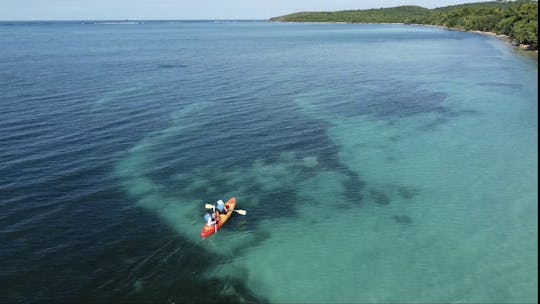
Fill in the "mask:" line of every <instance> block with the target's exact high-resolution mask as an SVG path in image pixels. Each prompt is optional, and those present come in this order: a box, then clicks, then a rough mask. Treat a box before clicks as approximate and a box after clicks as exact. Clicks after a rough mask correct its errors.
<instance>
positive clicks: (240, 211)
mask: <svg viewBox="0 0 540 304" xmlns="http://www.w3.org/2000/svg"><path fill="white" fill-rule="evenodd" d="M234 211H235V212H236V213H238V214H241V215H246V213H247V212H246V210H242V209H239V210H237V209H234Z"/></svg>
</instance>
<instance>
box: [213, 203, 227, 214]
mask: <svg viewBox="0 0 540 304" xmlns="http://www.w3.org/2000/svg"><path fill="white" fill-rule="evenodd" d="M216 208H217V210H218V211H219V213H227V211H229V210H228V209H227V206H226V205H225V203H223V201H222V200H219V201H217V203H216Z"/></svg>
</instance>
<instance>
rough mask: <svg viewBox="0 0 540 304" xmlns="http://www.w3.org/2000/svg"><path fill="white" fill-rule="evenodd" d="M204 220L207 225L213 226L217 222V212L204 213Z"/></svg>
mask: <svg viewBox="0 0 540 304" xmlns="http://www.w3.org/2000/svg"><path fill="white" fill-rule="evenodd" d="M204 221H205V222H206V226H208V227H212V226H214V225H215V224H216V216H215V214H212V215H210V214H209V213H206V214H205V215H204Z"/></svg>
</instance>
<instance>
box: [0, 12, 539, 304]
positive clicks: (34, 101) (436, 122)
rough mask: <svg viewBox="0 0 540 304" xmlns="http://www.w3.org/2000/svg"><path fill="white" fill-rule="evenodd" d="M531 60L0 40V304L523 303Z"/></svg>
mask: <svg viewBox="0 0 540 304" xmlns="http://www.w3.org/2000/svg"><path fill="white" fill-rule="evenodd" d="M537 64H538V62H537V59H536V58H531V57H530V56H527V55H525V54H521V53H519V52H517V51H515V50H513V49H512V48H511V47H510V46H508V45H507V44H505V43H504V42H503V41H500V40H498V39H496V38H493V37H488V36H482V35H478V34H472V33H463V32H456V31H448V30H444V29H439V28H431V27H420V26H405V25H351V24H348V25H347V24H282V23H270V22H262V21H261V22H258V21H253V22H247V21H243V22H233V21H231V22H212V21H192V22H188V21H185V22H174V21H170V22H168V21H163V22H134V23H132V22H119V23H111V22H27V23H24V22H11V23H10V22H3V23H0V109H1V111H0V244H1V246H0V261H1V263H0V265H1V266H0V302H2V303H4V302H6V303H11V302H26V303H28V302H48V303H53V302H54V303H61V302H77V303H84V302H91V303H96V302H101V303H103V302H155V303H173V302H174V303H199V302H215V303H225V302H232V303H238V302H271V303H284V302H293V303H337V302H340V303H343V302H347V303H389V302H393V303H405V302H407V303H412V302H424V303H433V302H438V303H441V302H464V303H494V302H497V303H518V302H519V303H533V302H536V301H537V296H538V291H537V283H538V281H537V275H538V273H537V268H538V267H537V266H538V265H537V255H538V250H537V248H538V247H537V228H538V222H537V218H536V217H535V215H536V214H537V205H538V199H537V195H538V188H537V181H538V173H537V168H538V167H537V165H538V163H537V157H538V150H537V143H538V116H537V109H538V106H537V99H538V87H537V81H538V77H537V72H538V65H537ZM233 196H234V197H236V198H237V200H238V208H241V209H246V210H247V215H246V216H240V215H238V214H235V215H234V216H233V217H232V218H231V219H230V222H229V223H227V225H226V226H224V227H223V228H222V230H220V231H219V232H218V233H217V234H216V235H215V236H213V237H211V238H210V239H207V240H204V241H203V240H200V237H199V231H200V228H201V226H202V224H203V221H202V216H203V214H204V204H205V203H212V202H214V201H216V200H218V199H223V200H226V199H228V198H229V197H233Z"/></svg>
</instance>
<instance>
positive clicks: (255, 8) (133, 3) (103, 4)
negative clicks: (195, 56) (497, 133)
mask: <svg viewBox="0 0 540 304" xmlns="http://www.w3.org/2000/svg"><path fill="white" fill-rule="evenodd" d="M482 1H485V0H440V1H435V0H379V1H375V0H364V1H360V0H0V20H126V19H129V20H176V19H268V18H271V17H276V16H281V15H286V14H290V13H295V12H300V11H338V10H348V9H369V8H381V7H394V6H400V5H418V6H422V7H426V8H435V7H442V6H448V5H455V4H463V3H469V2H482Z"/></svg>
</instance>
